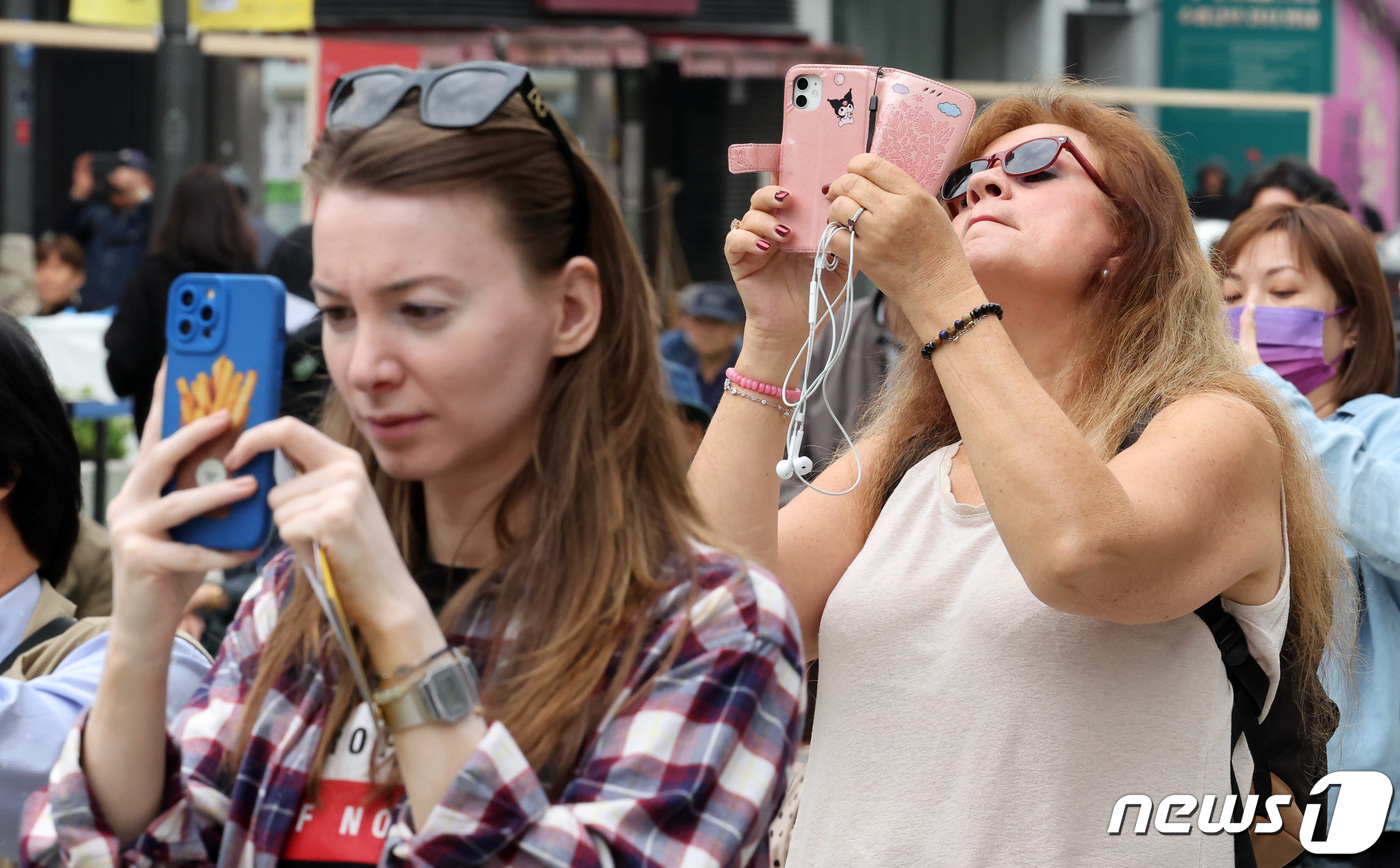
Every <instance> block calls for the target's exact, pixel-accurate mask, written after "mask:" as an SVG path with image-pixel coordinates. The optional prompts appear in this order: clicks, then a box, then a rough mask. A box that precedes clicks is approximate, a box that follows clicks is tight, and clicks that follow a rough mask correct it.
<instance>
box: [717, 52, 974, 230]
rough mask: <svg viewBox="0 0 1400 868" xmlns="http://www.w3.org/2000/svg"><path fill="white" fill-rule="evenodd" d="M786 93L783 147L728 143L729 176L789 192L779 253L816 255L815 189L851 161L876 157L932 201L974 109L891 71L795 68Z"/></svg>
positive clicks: (965, 100) (958, 94)
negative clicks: (755, 178) (772, 175)
mask: <svg viewBox="0 0 1400 868" xmlns="http://www.w3.org/2000/svg"><path fill="white" fill-rule="evenodd" d="M843 91H844V94H843ZM784 93H785V95H786V102H785V103H784V106H783V140H782V143H781V144H778V145H772V144H747V145H731V146H730V147H729V171H731V172H734V173H743V172H776V173H777V178H776V179H775V181H774V183H777V184H780V185H782V187H783V189H785V190H788V191H789V192H790V193H791V194H792V199H791V200H790V201H789V202H788V204H787V208H786V210H785V218H786V219H785V220H784V222H785V223H786V224H787V225H788V226H789V228H791V229H792V232H791V233H790V234H789V235H788V236H787V237H786V238H785V239H784V240H783V243H782V244H783V249H785V250H791V251H796V252H801V253H811V252H814V251H815V250H816V245H817V242H818V240H819V239H820V237H821V233H822V230H823V229H824V228H825V226H826V222H827V221H826V215H827V208H828V207H829V203H828V202H827V201H826V197H825V196H824V195H823V193H822V187H824V186H826V185H827V184H830V183H831V182H832V181H833V180H835V179H836V178H838V177H840V176H841V175H843V174H845V172H846V166H847V165H848V164H849V163H850V161H851V158H852V157H854V156H855V155H856V154H860V153H864V152H866V151H869V152H870V153H873V154H876V155H878V156H880V157H883V158H885V159H887V160H889V161H890V162H891V163H894V164H895V165H896V166H898V167H899V168H901V169H903V170H904V171H906V172H908V173H909V175H910V177H912V178H913V179H914V180H915V181H916V182H918V184H919V186H921V187H923V188H924V189H925V190H927V191H928V192H929V193H930V194H932V195H936V194H937V193H938V188H939V185H941V184H942V183H943V178H944V176H945V175H946V174H947V173H948V171H949V170H950V169H952V168H953V162H954V161H955V160H956V159H957V156H958V153H959V151H961V150H962V146H963V140H964V139H966V138H967V132H968V129H969V128H970V127H971V126H972V118H973V115H974V114H975V113H976V108H977V105H976V103H975V102H973V100H972V97H970V96H968V95H967V94H965V93H963V92H962V91H960V90H957V89H956V88H952V87H949V86H948V85H946V84H943V83H941V82H937V81H934V80H932V79H929V78H924V77H923V76H919V75H915V74H913V73H910V72H905V71H903V70H899V69H890V68H888V67H874V66H827V65H802V66H794V67H793V68H792V69H790V70H788V73H787V78H786V81H785V89H784ZM830 94H838V96H836V97H834V98H833V97H831V96H830ZM818 98H820V101H818ZM867 107H868V111H867ZM817 109H820V110H819V111H818V110H817ZM828 111H832V112H834V113H835V115H836V123H835V124H832V123H831V115H830V114H827V112H828Z"/></svg>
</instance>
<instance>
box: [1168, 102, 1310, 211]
mask: <svg viewBox="0 0 1400 868" xmlns="http://www.w3.org/2000/svg"><path fill="white" fill-rule="evenodd" d="M1157 122H1158V126H1159V127H1160V129H1161V130H1162V134H1163V136H1164V137H1165V138H1166V140H1167V142H1168V149H1169V150H1170V151H1171V153H1172V156H1174V157H1175V158H1176V165H1177V168H1178V169H1180V170H1181V177H1182V178H1183V180H1184V181H1185V183H1186V189H1187V190H1188V191H1190V190H1193V189H1195V187H1196V183H1197V176H1198V173H1199V172H1200V171H1201V169H1202V168H1204V167H1205V166H1206V164H1208V163H1213V164H1215V165H1217V166H1221V167H1223V168H1224V169H1225V170H1226V174H1227V175H1228V177H1229V182H1228V185H1227V186H1228V187H1229V189H1231V190H1237V189H1239V185H1240V182H1241V181H1243V180H1244V179H1245V178H1246V177H1248V176H1249V175H1250V174H1252V173H1254V172H1255V171H1257V170H1259V169H1262V168H1263V167H1265V166H1267V165H1269V164H1271V163H1273V162H1274V161H1276V160H1279V159H1282V158H1283V157H1293V158H1295V159H1302V160H1305V161H1306V160H1307V157H1308V113H1307V112H1305V111H1246V110H1242V109H1213V108H1210V109H1207V108H1185V107H1181V106H1163V107H1162V108H1161V109H1160V111H1159V113H1158V121H1157Z"/></svg>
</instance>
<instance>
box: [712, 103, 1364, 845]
mask: <svg viewBox="0 0 1400 868" xmlns="http://www.w3.org/2000/svg"><path fill="white" fill-rule="evenodd" d="M959 162H960V163H961V165H958V168H956V169H954V170H953V171H952V172H951V174H950V175H949V176H948V179H947V180H946V181H945V183H944V186H943V189H942V197H941V198H942V200H943V201H940V199H939V197H936V196H934V195H931V194H929V193H927V192H925V191H924V190H922V189H920V187H919V185H918V184H917V183H915V182H914V181H913V179H911V178H910V177H909V175H908V174H907V173H905V172H904V171H901V170H900V169H898V168H896V167H895V166H893V165H892V164H890V163H889V162H887V161H885V160H882V159H880V158H878V157H874V156H871V155H862V156H859V157H856V158H855V159H853V160H852V161H851V163H850V167H849V171H848V173H847V174H844V175H841V176H840V177H838V178H836V179H834V180H833V181H832V183H831V184H830V187H829V189H828V191H827V198H828V201H829V202H830V212H829V218H830V220H831V221H832V222H834V223H838V224H843V225H845V226H847V227H848V230H846V231H842V232H840V233H838V234H837V236H836V238H835V241H834V243H833V244H832V246H831V249H832V250H833V252H835V253H836V254H837V255H839V256H842V257H845V256H846V255H847V251H848V244H849V243H850V235H849V234H848V232H853V233H854V236H855V248H854V249H855V253H854V261H855V266H856V267H857V268H859V269H861V270H862V271H864V272H865V273H866V274H867V275H868V276H869V277H870V278H871V279H872V280H873V281H874V283H875V285H876V286H877V287H879V289H880V290H882V291H883V292H884V293H885V294H886V295H888V296H889V297H890V298H891V299H892V300H894V301H895V302H896V303H897V304H898V305H899V306H900V308H901V309H902V310H903V311H904V313H905V315H906V316H907V317H908V320H909V322H910V324H911V325H912V327H913V328H914V330H915V331H917V333H918V335H919V345H922V346H923V351H922V352H920V351H919V350H918V345H916V346H915V347H914V348H913V349H912V350H907V351H906V352H905V354H904V358H903V359H902V360H901V361H900V362H899V363H898V366H897V368H896V369H895V370H894V371H893V372H892V374H891V377H892V379H891V381H890V382H889V383H888V384H887V386H886V390H885V392H884V393H883V397H882V400H881V403H880V405H879V407H878V413H877V415H876V416H875V417H874V419H873V421H871V422H870V423H869V424H868V425H867V426H866V427H865V429H864V431H863V432H862V434H861V436H860V437H859V438H858V440H857V442H856V452H857V453H859V455H860V459H861V464H862V465H863V467H864V471H865V475H864V481H863V482H862V483H861V486H860V488H858V489H857V491H856V493H855V494H853V495H851V496H847V497H824V496H822V495H820V494H818V493H814V492H812V491H806V492H804V493H802V494H800V495H799V496H798V497H797V498H796V499H794V500H793V501H792V502H791V503H790V504H788V505H787V506H786V507H785V508H783V509H782V510H781V511H779V509H778V491H779V480H778V478H777V476H776V474H775V472H774V460H775V456H778V455H780V454H781V453H782V449H783V445H784V434H785V431H786V430H787V426H786V420H785V419H783V418H782V416H781V414H780V413H779V412H778V411H777V410H775V409H774V408H772V407H767V406H763V405H762V404H760V403H759V401H758V400H754V399H755V398H757V397H760V395H759V394H758V392H755V391H754V390H753V389H748V388H744V387H741V386H735V387H734V388H733V389H732V390H731V391H730V393H729V394H726V396H725V398H724V400H723V401H722V402H721V403H720V406H719V410H718V412H717V413H716V414H715V417H714V420H713V422H712V423H711V425H710V428H709V430H708V433H707V435H706V437H705V440H704V442H703V443H702V445H701V448H700V452H699V454H698V456H697V457H696V459H695V462H694V463H693V464H692V466H691V471H690V478H691V482H692V484H693V486H694V487H695V489H696V492H697V496H698V498H699V500H700V503H701V506H702V508H703V509H704V511H705V513H706V515H708V516H709V517H710V519H711V521H712V522H714V523H715V525H716V526H717V527H719V528H721V529H722V530H723V531H724V532H726V533H728V534H729V535H730V536H731V538H733V539H736V540H739V541H740V542H741V543H742V544H743V545H745V546H746V548H747V550H748V551H750V552H752V553H753V554H754V556H755V558H756V560H758V561H759V562H760V563H763V564H765V565H767V566H769V567H771V568H772V569H773V570H774V572H775V573H776V574H777V575H778V577H779V579H780V580H781V581H782V582H783V584H784V587H785V588H786V589H787V591H788V593H789V594H790V595H791V596H792V599H793V603H794V605H795V606H796V607H797V611H798V615H799V617H800V619H801V622H802V628H803V634H804V638H805V648H806V650H807V654H808V655H809V656H810V657H816V656H817V655H818V653H820V656H821V664H822V665H821V700H820V702H819V703H818V705H817V709H816V720H815V726H814V730H813V740H812V748H811V757H810V762H809V764H808V766H807V770H806V782H805V788H804V790H803V792H802V797H801V805H800V810H799V812H798V814H797V823H796V828H795V829H794V832H793V841H792V849H791V852H790V854H789V861H788V864H789V865H790V866H800V868H808V866H814V865H817V866H825V865H831V866H838V865H839V866H850V865H952V864H956V865H996V866H1009V865H1037V866H1047V865H1058V866H1065V868H1071V866H1073V868H1083V866H1123V865H1133V866H1163V868H1166V866H1172V868H1175V866H1181V865H1209V866H1228V865H1233V864H1235V845H1236V842H1233V841H1232V836H1231V835H1228V834H1225V835H1220V834H1216V835H1205V834H1202V832H1201V831H1200V830H1199V829H1196V830H1195V831H1194V834H1162V833H1159V832H1156V831H1149V833H1148V834H1146V835H1135V834H1132V832H1131V831H1129V832H1127V833H1126V834H1121V835H1111V834H1108V833H1107V832H1106V829H1107V828H1108V827H1109V825H1110V820H1111V815H1112V813H1113V811H1114V807H1115V804H1116V803H1117V802H1118V801H1119V800H1120V799H1121V798H1122V797H1124V796H1125V795H1128V794H1148V795H1149V796H1150V798H1151V799H1153V800H1157V799H1162V798H1164V797H1166V796H1168V795H1173V794H1186V795H1190V796H1192V797H1193V798H1194V799H1196V800H1198V801H1200V800H1203V798H1204V797H1205V796H1212V797H1213V798H1214V800H1215V804H1216V806H1217V807H1216V808H1215V811H1214V814H1213V815H1212V817H1211V818H1210V819H1212V820H1214V819H1218V815H1219V813H1220V808H1219V804H1220V800H1221V798H1222V797H1224V796H1226V795H1228V794H1230V792H1231V783H1232V775H1231V772H1232V765H1231V753H1232V751H1231V738H1230V736H1231V719H1230V718H1231V710H1232V699H1231V696H1232V694H1231V687H1230V682H1229V681H1228V680H1227V678H1226V672H1225V669H1224V666H1223V664H1222V658H1221V653H1220V651H1219V649H1218V648H1217V646H1216V643H1215V641H1213V639H1212V635H1211V632H1210V631H1209V630H1208V629H1207V627H1206V625H1205V622H1204V621H1203V620H1202V619H1201V618H1198V617H1196V616H1195V614H1193V613H1194V612H1195V611H1196V610H1197V609H1198V608H1201V607H1202V606H1203V605H1205V604H1208V603H1210V602H1211V601H1212V600H1214V599H1215V598H1217V597H1219V598H1221V599H1222V601H1223V602H1222V603H1221V604H1220V605H1221V606H1222V607H1223V609H1224V611H1226V612H1228V613H1229V614H1231V615H1233V616H1234V618H1235V620H1236V621H1238V622H1239V624H1240V625H1241V628H1242V629H1243V631H1244V633H1245V635H1246V637H1247V639H1248V642H1249V649H1250V652H1251V654H1252V656H1253V657H1254V658H1255V659H1256V660H1257V661H1258V663H1259V666H1260V667H1262V668H1263V670H1264V672H1265V673H1267V674H1268V676H1269V683H1270V687H1269V696H1270V698H1272V696H1273V695H1274V691H1275V690H1276V689H1277V687H1278V684H1279V679H1280V672H1281V666H1280V663H1279V660H1280V653H1281V649H1284V650H1283V653H1284V654H1285V656H1287V655H1292V659H1293V660H1295V661H1296V665H1295V666H1294V667H1292V668H1291V669H1290V670H1289V671H1290V672H1294V673H1298V672H1311V671H1313V670H1315V669H1316V666H1317V664H1318V661H1319V660H1320V658H1321V655H1322V650H1323V645H1324V642H1325V641H1326V639H1327V637H1328V633H1329V630H1330V628H1331V625H1332V593H1333V588H1334V586H1335V585H1336V583H1337V580H1338V576H1339V575H1340V574H1341V572H1342V569H1343V561H1342V556H1341V551H1340V549H1339V546H1338V539H1337V535H1336V529H1335V522H1334V519H1333V517H1332V515H1331V514H1330V511H1329V510H1328V508H1327V504H1326V500H1325V497H1324V494H1323V491H1324V489H1323V487H1322V484H1321V481H1320V479H1319V477H1318V473H1317V470H1316V468H1315V466H1314V465H1313V463H1312V462H1311V460H1310V459H1309V458H1308V456H1307V452H1306V446H1305V444H1303V443H1302V442H1300V440H1299V437H1298V435H1297V433H1296V432H1295V430H1294V428H1293V427H1292V425H1291V423H1290V421H1289V420H1288V418H1287V417H1286V415H1285V414H1284V411H1283V410H1282V409H1281V408H1280V407H1279V406H1278V405H1277V404H1276V403H1275V402H1274V400H1273V399H1272V397H1271V396H1270V395H1269V394H1268V392H1267V391H1266V390H1265V389H1263V388H1261V386H1260V385H1259V384H1257V383H1255V382H1254V381H1252V380H1251V379H1250V378H1249V377H1248V376H1247V375H1246V374H1245V373H1244V371H1243V370H1242V369H1241V365H1240V363H1239V360H1238V357H1237V353H1236V352H1235V351H1234V348H1233V347H1232V346H1231V345H1230V340H1229V337H1228V336H1227V335H1226V333H1225V330H1224V328H1223V327H1222V313H1221V305H1220V297H1219V296H1220V289H1219V280H1218V278H1217V277H1216V275H1214V274H1213V273H1212V271H1211V269H1210V267H1209V265H1208V264H1207V262H1206V261H1205V259H1204V258H1203V257H1202V255H1201V253H1200V251H1199V248H1198V247H1197V246H1196V239H1195V236H1194V234H1193V232H1192V227H1191V222H1190V214H1189V212H1188V210H1187V205H1186V199H1185V195H1184V193H1183V190H1182V186H1181V181H1180V178H1179V177H1178V175H1177V171H1176V168H1175V166H1174V164H1173V162H1172V160H1171V158H1170V157H1169V156H1168V155H1167V153H1166V152H1165V151H1164V150H1163V148H1162V146H1161V144H1160V143H1158V142H1157V141H1156V139H1155V138H1154V136H1153V135H1152V134H1151V133H1150V132H1149V131H1148V130H1147V129H1146V128H1144V127H1143V126H1142V125H1141V123H1139V122H1138V121H1137V120H1136V119H1134V118H1133V117H1131V116H1130V115H1128V114H1126V113H1124V112H1120V111H1116V110H1110V109H1105V108H1101V107H1098V106H1095V105H1093V104H1091V103H1089V102H1087V101H1086V100H1084V99H1082V98H1080V97H1077V96H1075V95H1073V93H1072V91H1060V90H1051V91H1043V92H1035V93H1031V94H1028V95H1026V96H1024V97H1019V98H1011V99H1005V100H1001V101H999V102H997V103H995V104H993V105H992V106H990V107H989V108H988V109H987V110H986V111H985V112H984V113H983V114H982V115H981V117H980V118H978V120H977V121H976V123H975V124H974V126H973V128H972V131H971V132H970V134H969V136H968V140H967V143H966V145H965V146H964V148H963V152H962V157H961V160H960V161H959ZM955 165H957V163H955ZM791 198H793V197H790V196H789V195H788V193H787V191H786V190H785V189H784V188H782V187H780V186H779V187H765V188H763V189H760V190H759V191H758V192H757V193H755V194H754V196H753V200H752V205H751V210H750V211H749V212H748V213H747V214H745V215H744V216H743V218H742V220H741V221H739V224H738V226H737V227H736V228H735V229H734V230H733V231H732V232H730V234H729V236H728V239H727V242H726V245H725V252H726V255H727V257H728V260H729V264H730V268H731V271H732V273H733V276H734V278H735V280H736V282H737V284H738V286H739V289H740V291H741V293H742V294H743V296H744V302H745V305H746V307H747V310H748V320H747V325H746V331H745V337H744V345H743V352H742V355H741V356H740V359H739V362H738V364H737V365H736V366H735V368H736V371H737V372H738V374H740V375H741V376H742V377H743V378H744V379H745V380H746V381H747V382H748V383H749V384H753V383H755V382H757V383H758V384H760V385H762V384H781V383H782V382H783V378H784V374H785V372H786V371H787V370H788V368H789V365H791V364H792V361H793V357H794V356H795V355H796V354H797V353H798V352H799V349H800V347H801V346H802V343H803V340H804V338H805V337H806V330H807V329H806V321H805V314H806V309H807V293H808V287H807V281H806V273H807V269H808V268H809V266H807V265H802V264H799V263H797V262H794V261H793V260H795V259H796V257H795V256H794V255H793V254H790V253H785V252H783V251H782V250H781V246H780V243H779V242H780V240H781V239H782V238H783V237H784V236H785V235H786V234H788V233H787V231H786V230H787V227H786V225H785V224H784V214H785V207H786V203H787V202H788V201H790V199H791ZM794 277H796V278H797V279H794ZM760 391H761V390H760ZM1125 446H1126V448H1124V447H1125ZM855 480H856V461H855V456H854V455H852V454H847V455H845V456H844V457H842V458H840V459H838V460H837V461H835V462H834V463H833V464H832V465H831V466H830V467H829V468H828V469H827V470H826V471H824V472H823V473H822V475H821V477H819V478H818V480H817V485H818V486H820V487H821V488H823V489H825V490H826V491H841V490H843V489H846V488H847V487H849V486H850V485H852V484H853V483H854V482H855ZM819 643H820V644H819ZM1285 646H1286V648H1285ZM1293 677H1297V676H1296V675H1295V676H1293ZM1314 683H1315V682H1314ZM1294 692H1296V693H1299V694H1300V695H1301V696H1302V699H1301V704H1302V706H1303V710H1304V713H1305V715H1306V716H1307V718H1308V720H1309V721H1310V722H1312V721H1313V720H1315V719H1321V718H1325V717H1326V716H1327V712H1328V707H1327V705H1326V697H1325V696H1323V695H1318V694H1317V693H1315V692H1313V693H1310V692H1308V687H1307V685H1305V684H1303V683H1302V681H1301V680H1300V681H1299V684H1298V685H1295V686H1294ZM1234 770H1235V772H1236V773H1237V775H1238V779H1239V781H1241V782H1243V783H1244V784H1245V790H1246V791H1247V789H1248V786H1247V785H1248V783H1249V780H1250V775H1251V766H1250V765H1249V762H1248V759H1247V754H1246V758H1245V759H1244V760H1242V761H1241V762H1237V763H1236V764H1235V768H1234ZM1195 819H1196V818H1194V817H1193V818H1191V821H1192V822H1194V821H1195ZM1132 820H1133V818H1132V816H1131V815H1130V816H1129V820H1128V824H1127V828H1128V829H1130V830H1131V828H1132V826H1133V822H1132ZM1243 840H1244V842H1245V846H1248V843H1247V842H1248V840H1249V839H1248V837H1247V836H1246V837H1244V839H1243ZM1280 864H1281V863H1280Z"/></svg>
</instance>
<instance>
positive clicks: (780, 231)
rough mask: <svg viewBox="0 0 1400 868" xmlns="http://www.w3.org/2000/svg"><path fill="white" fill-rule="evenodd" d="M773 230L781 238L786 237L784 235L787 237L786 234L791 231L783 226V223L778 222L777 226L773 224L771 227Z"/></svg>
mask: <svg viewBox="0 0 1400 868" xmlns="http://www.w3.org/2000/svg"><path fill="white" fill-rule="evenodd" d="M773 231H774V232H776V233H778V234H779V235H780V236H782V237H783V238H786V237H787V234H788V233H789V232H791V231H792V230H791V229H789V228H787V227H786V226H784V225H783V224H781V223H779V224H778V225H777V226H774V227H773Z"/></svg>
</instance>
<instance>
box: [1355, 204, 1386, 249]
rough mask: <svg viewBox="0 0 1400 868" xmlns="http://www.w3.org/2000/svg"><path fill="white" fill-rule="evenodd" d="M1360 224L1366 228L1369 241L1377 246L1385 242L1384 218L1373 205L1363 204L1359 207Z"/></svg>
mask: <svg viewBox="0 0 1400 868" xmlns="http://www.w3.org/2000/svg"><path fill="white" fill-rule="evenodd" d="M1361 222H1362V224H1363V225H1365V227H1366V231H1367V232H1370V233H1371V239H1372V240H1373V241H1375V242H1376V243H1377V244H1380V243H1381V242H1382V241H1384V240H1385V236H1386V230H1385V218H1384V217H1382V216H1381V212H1380V211H1379V210H1378V209H1377V208H1376V206H1374V205H1370V204H1365V205H1362V206H1361Z"/></svg>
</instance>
